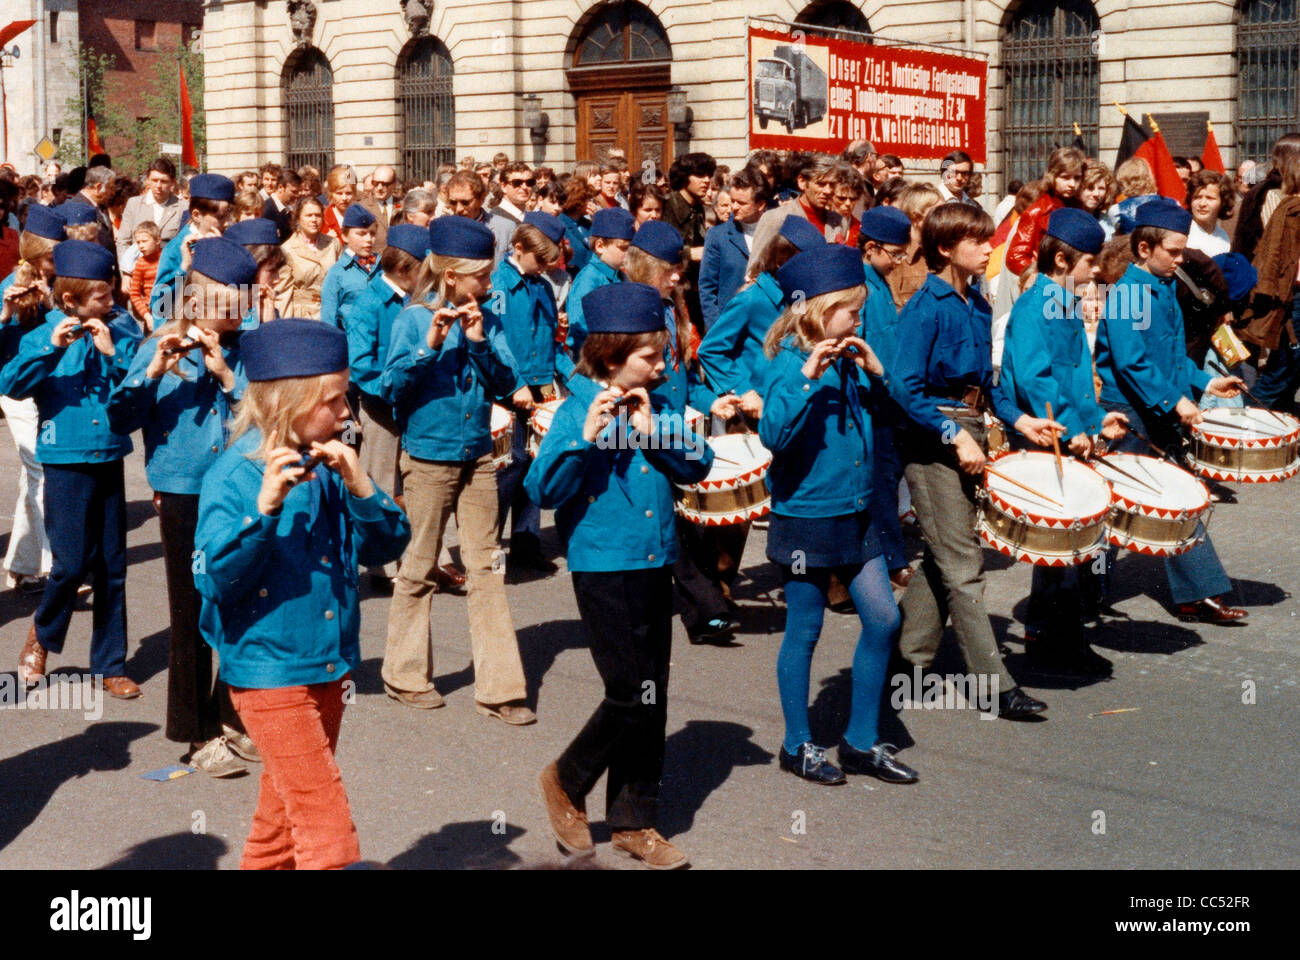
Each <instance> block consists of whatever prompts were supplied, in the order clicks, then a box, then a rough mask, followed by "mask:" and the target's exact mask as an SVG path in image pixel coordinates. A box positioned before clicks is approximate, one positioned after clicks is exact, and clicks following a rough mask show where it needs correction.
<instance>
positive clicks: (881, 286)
mask: <svg viewBox="0 0 1300 960" xmlns="http://www.w3.org/2000/svg"><path fill="white" fill-rule="evenodd" d="M862 269H863V273H864V274H865V275H866V282H867V299H866V300H864V301H863V303H862V314H861V319H862V339H863V340H865V341H867V345H868V346H869V347H871V349H872V350H873V351H874V352H875V354H876V356H877V357H878V358H879V360H880V363H881V365H882V366H883V367H884V368H885V370H886V371H890V370H893V369H894V366H895V364H896V363H897V362H898V308H897V307H895V306H894V294H893V292H892V291H891V290H890V289H889V284H888V283H887V282H886V281H885V278H884V277H882V276H881V275H880V274H879V273H878V272H877V271H876V268H875V267H873V266H872V265H871V264H869V263H867V262H866V261H863V263H862Z"/></svg>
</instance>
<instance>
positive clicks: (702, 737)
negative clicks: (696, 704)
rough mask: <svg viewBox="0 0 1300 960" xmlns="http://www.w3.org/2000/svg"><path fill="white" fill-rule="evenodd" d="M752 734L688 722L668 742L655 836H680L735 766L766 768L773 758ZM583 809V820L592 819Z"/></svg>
mask: <svg viewBox="0 0 1300 960" xmlns="http://www.w3.org/2000/svg"><path fill="white" fill-rule="evenodd" d="M753 735H754V731H753V730H751V729H750V728H749V727H746V726H743V725H742V724H739V723H727V722H724V721H719V720H691V721H688V722H687V724H686V726H685V727H683V728H682V729H681V730H678V731H677V732H676V733H674V734H672V735H671V736H669V737H668V741H667V744H666V746H665V755H664V778H663V786H662V787H661V788H660V791H659V801H660V802H659V824H658V827H659V832H660V833H662V834H663V835H664V836H665V837H672V836H673V835H675V834H678V833H685V832H686V831H687V830H690V829H691V825H692V824H693V823H694V822H695V814H696V812H697V811H698V810H699V809H700V807H702V806H704V801H706V800H707V799H708V798H709V794H711V793H712V792H713V791H714V790H716V789H717V788H718V787H720V786H722V784H724V783H726V782H727V779H728V778H729V777H730V776H731V771H732V770H733V769H734V768H736V767H752V766H757V765H760V764H769V763H771V762H772V761H773V760H775V759H776V757H775V755H774V754H772V753H770V752H768V751H767V750H764V749H763V748H762V747H760V746H759V745H758V744H756V743H754V742H753V740H752V739H751V738H752V737H753ZM594 813H595V811H594V810H588V815H589V816H591V815H594Z"/></svg>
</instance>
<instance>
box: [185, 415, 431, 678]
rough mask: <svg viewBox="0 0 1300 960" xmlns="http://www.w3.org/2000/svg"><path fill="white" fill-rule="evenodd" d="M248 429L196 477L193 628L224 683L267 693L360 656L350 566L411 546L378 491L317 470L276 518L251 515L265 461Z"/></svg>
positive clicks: (329, 674) (402, 519)
mask: <svg viewBox="0 0 1300 960" xmlns="http://www.w3.org/2000/svg"><path fill="white" fill-rule="evenodd" d="M261 440H262V438H261V434H260V433H258V431H257V430H250V431H249V432H248V433H246V434H244V435H243V436H242V437H239V438H238V439H237V440H236V441H235V442H234V443H233V444H232V445H231V446H230V447H229V448H228V449H227V450H226V451H225V453H223V454H222V455H221V457H220V458H219V459H218V460H217V462H216V463H215V464H214V465H213V466H212V469H211V470H209V471H208V474H207V476H206V477H204V480H203V490H202V493H201V494H200V495H199V523H198V529H197V530H196V531H195V534H194V548H195V557H194V560H195V562H194V569H195V573H194V585H195V586H196V587H197V588H198V591H199V595H200V597H201V598H202V606H201V609H200V613H199V629H200V632H201V633H202V635H203V639H204V640H206V641H207V642H208V644H209V645H210V646H211V647H213V649H215V650H216V651H217V653H218V655H219V656H220V658H221V679H223V680H225V681H226V682H227V683H229V684H231V685H232V686H236V687H252V688H256V689H272V688H276V687H295V686H303V685H307V684H313V683H328V682H330V681H333V680H338V679H339V678H340V677H342V676H344V675H345V674H346V673H347V672H348V671H349V670H352V669H353V668H355V667H356V666H357V664H358V663H360V661H361V651H360V645H359V636H360V626H361V605H360V601H359V599H358V594H359V591H358V586H357V569H358V566H359V565H360V566H367V567H369V566H378V565H380V564H383V563H388V562H391V561H393V560H396V559H397V558H398V557H399V556H401V554H402V551H403V550H404V549H405V548H406V544H407V542H408V541H409V540H410V539H411V525H410V523H408V522H407V519H406V515H405V514H404V513H403V512H402V511H401V510H400V509H398V507H397V505H396V504H394V503H393V500H392V498H391V497H390V496H389V495H388V493H387V492H386V491H384V490H380V489H379V487H378V486H376V487H375V492H374V494H373V495H371V496H370V497H368V498H366V499H364V500H363V499H361V498H359V497H354V496H353V495H352V494H351V493H349V492H348V489H347V487H346V486H344V484H343V480H342V479H341V478H340V477H339V475H338V474H337V473H335V472H334V471H332V470H330V469H329V468H328V467H325V466H319V467H317V468H316V469H315V470H313V471H312V473H311V475H310V476H309V477H308V478H307V479H304V480H303V481H302V482H301V483H299V484H297V485H296V486H294V487H293V488H292V489H290V491H289V494H288V496H286V497H285V499H284V503H283V505H282V506H281V508H280V511H279V513H278V514H276V515H275V516H266V515H264V514H261V513H259V512H258V510H257V497H258V494H259V493H260V492H261V489H262V475H263V473H264V469H265V464H264V462H263V461H262V460H260V459H258V460H251V459H249V455H250V454H251V453H253V451H255V450H256V449H257V447H258V446H259V445H260V443H261Z"/></svg>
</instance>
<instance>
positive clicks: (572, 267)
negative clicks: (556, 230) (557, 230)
mask: <svg viewBox="0 0 1300 960" xmlns="http://www.w3.org/2000/svg"><path fill="white" fill-rule="evenodd" d="M560 222H561V223H563V224H564V237H565V239H566V240H568V241H569V246H570V247H571V248H572V249H573V255H572V256H571V257H570V258H569V263H568V268H569V272H570V273H572V274H573V275H574V276H577V274H578V272H579V271H580V270H582V268H583V267H585V266H586V265H587V261H588V260H590V259H591V258H592V256H593V254H592V252H591V247H590V246H588V245H587V241H588V240H590V239H591V224H590V223H588V224H587V225H586V226H584V225H583V224H581V223H579V222H578V221H577V220H574V219H573V218H572V217H571V216H569V215H568V214H567V213H562V214H560Z"/></svg>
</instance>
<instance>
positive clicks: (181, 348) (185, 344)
mask: <svg viewBox="0 0 1300 960" xmlns="http://www.w3.org/2000/svg"><path fill="white" fill-rule="evenodd" d="M201 346H203V343H202V341H200V340H183V341H181V342H180V343H178V344H176V346H174V347H168V348H167V349H166V350H164V351H163V356H164V357H174V356H176V354H178V353H189V352H190V351H191V350H193V349H194V348H195V347H201Z"/></svg>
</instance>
